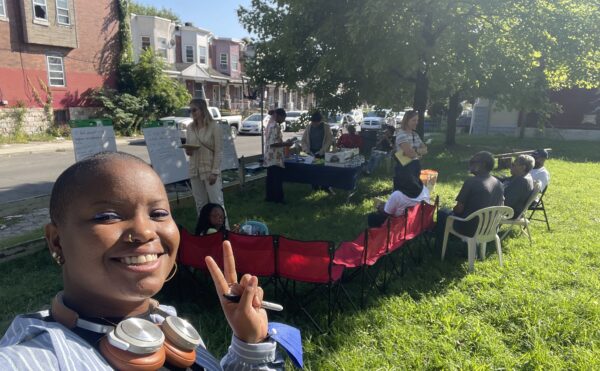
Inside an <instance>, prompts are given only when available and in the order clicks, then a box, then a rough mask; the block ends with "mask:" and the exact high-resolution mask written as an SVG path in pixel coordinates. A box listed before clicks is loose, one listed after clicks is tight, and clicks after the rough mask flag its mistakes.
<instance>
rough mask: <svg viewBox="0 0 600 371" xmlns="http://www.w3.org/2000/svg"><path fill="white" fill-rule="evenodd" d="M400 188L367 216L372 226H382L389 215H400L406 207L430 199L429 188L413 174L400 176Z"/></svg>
mask: <svg viewBox="0 0 600 371" xmlns="http://www.w3.org/2000/svg"><path fill="white" fill-rule="evenodd" d="M397 184H398V186H399V189H398V190H396V191H394V192H393V193H392V194H391V196H390V198H388V200H387V201H386V202H385V203H380V204H379V205H377V211H376V212H373V213H370V214H369V215H368V216H367V224H368V225H369V227H370V228H375V227H380V226H381V225H383V223H384V222H385V220H386V219H387V218H388V217H389V216H400V215H402V214H404V213H405V212H406V209H408V208H409V207H412V206H414V205H416V204H418V203H419V202H421V201H429V190H428V189H427V187H424V186H423V183H422V182H421V180H420V179H418V178H415V177H413V176H406V177H402V178H398V183H397Z"/></svg>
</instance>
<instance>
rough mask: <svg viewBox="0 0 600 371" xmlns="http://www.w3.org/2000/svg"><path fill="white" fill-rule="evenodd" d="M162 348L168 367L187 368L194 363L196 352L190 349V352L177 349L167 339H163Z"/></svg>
mask: <svg viewBox="0 0 600 371" xmlns="http://www.w3.org/2000/svg"><path fill="white" fill-rule="evenodd" d="M163 348H164V349H165V353H166V356H167V362H168V363H169V365H172V366H174V367H178V368H187V367H190V366H191V365H193V364H194V362H196V350H195V349H192V350H190V351H188V350H184V349H181V348H178V347H177V346H175V345H174V344H173V343H172V342H171V341H170V340H169V338H166V339H165V342H164V343H163Z"/></svg>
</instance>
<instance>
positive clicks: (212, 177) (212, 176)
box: [208, 174, 219, 185]
mask: <svg viewBox="0 0 600 371" xmlns="http://www.w3.org/2000/svg"><path fill="white" fill-rule="evenodd" d="M218 177H219V176H218V175H217V174H210V175H209V176H208V184H210V185H213V184H215V183H216V182H217V178H218Z"/></svg>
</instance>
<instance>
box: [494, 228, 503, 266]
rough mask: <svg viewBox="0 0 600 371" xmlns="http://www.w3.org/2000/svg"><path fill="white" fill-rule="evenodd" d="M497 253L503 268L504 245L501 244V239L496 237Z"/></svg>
mask: <svg viewBox="0 0 600 371" xmlns="http://www.w3.org/2000/svg"><path fill="white" fill-rule="evenodd" d="M495 240H496V252H497V253H498V259H499V260H500V266H502V243H501V242H500V237H498V235H496V238H495Z"/></svg>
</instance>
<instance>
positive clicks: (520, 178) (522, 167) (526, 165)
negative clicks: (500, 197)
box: [502, 155, 535, 219]
mask: <svg viewBox="0 0 600 371" xmlns="http://www.w3.org/2000/svg"><path fill="white" fill-rule="evenodd" d="M534 164H535V160H534V159H533V157H531V156H529V155H519V156H518V157H517V158H516V159H515V160H514V161H513V163H512V165H511V166H510V174H511V177H510V178H508V179H506V180H504V181H503V182H502V186H503V187H504V205H506V206H509V207H511V208H512V209H513V212H514V214H513V219H514V218H517V217H518V216H519V215H520V214H521V212H522V211H523V210H524V209H525V208H526V207H527V206H528V205H525V203H526V202H527V200H528V199H529V196H531V192H533V179H532V178H531V175H529V172H530V171H531V169H532V168H533V165H534Z"/></svg>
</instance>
